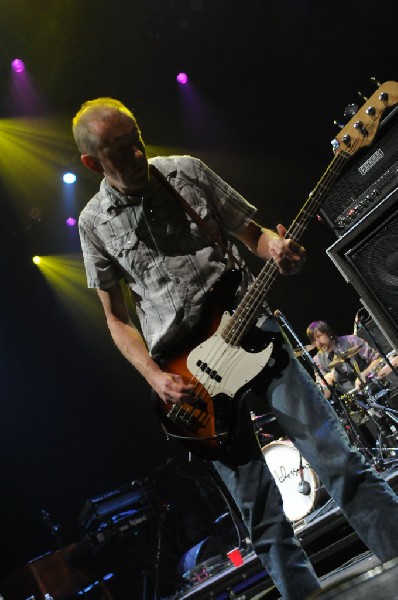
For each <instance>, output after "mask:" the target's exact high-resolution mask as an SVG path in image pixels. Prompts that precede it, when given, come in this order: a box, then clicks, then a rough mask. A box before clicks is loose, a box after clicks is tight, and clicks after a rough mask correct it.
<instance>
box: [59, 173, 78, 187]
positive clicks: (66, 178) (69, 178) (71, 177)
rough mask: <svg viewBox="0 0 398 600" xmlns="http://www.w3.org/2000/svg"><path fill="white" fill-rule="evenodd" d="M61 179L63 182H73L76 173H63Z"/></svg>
mask: <svg viewBox="0 0 398 600" xmlns="http://www.w3.org/2000/svg"><path fill="white" fill-rule="evenodd" d="M62 179H63V182H64V183H68V184H70V183H75V181H76V175H75V174H74V173H65V174H64V176H63V177H62Z"/></svg>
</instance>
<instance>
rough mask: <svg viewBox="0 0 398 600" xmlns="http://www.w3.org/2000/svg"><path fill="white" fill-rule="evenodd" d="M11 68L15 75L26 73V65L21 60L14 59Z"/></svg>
mask: <svg viewBox="0 0 398 600" xmlns="http://www.w3.org/2000/svg"><path fill="white" fill-rule="evenodd" d="M11 68H12V70H13V71H14V73H22V72H23V71H25V63H24V61H23V60H21V59H20V58H14V60H13V61H12V62H11Z"/></svg>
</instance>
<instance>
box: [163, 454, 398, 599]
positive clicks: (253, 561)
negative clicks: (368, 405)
mask: <svg viewBox="0 0 398 600" xmlns="http://www.w3.org/2000/svg"><path fill="white" fill-rule="evenodd" d="M380 475H381V476H382V477H383V478H384V479H385V480H386V481H387V482H388V483H389V484H390V485H391V487H392V488H393V489H394V491H398V489H397V488H398V465H396V464H393V465H392V466H391V467H390V468H389V469H385V471H384V472H381V473H380ZM294 530H295V533H296V535H297V536H298V538H299V539H300V542H301V544H302V545H303V547H304V548H305V550H306V552H307V554H308V555H309V557H310V560H311V562H312V564H313V566H314V568H315V570H316V572H317V574H318V576H319V578H320V581H321V584H322V589H325V590H328V589H329V588H330V587H332V588H334V587H335V586H339V585H340V584H342V583H343V582H345V581H347V580H348V581H350V580H351V579H352V578H356V577H357V576H360V575H362V574H364V573H368V572H369V571H372V570H373V569H375V568H378V567H380V561H379V560H378V559H377V558H376V557H375V556H374V555H373V554H372V553H371V552H369V551H368V550H367V548H366V546H365V545H364V543H363V542H362V541H361V540H360V539H359V538H358V536H357V535H356V533H355V532H354V531H353V529H352V528H351V527H350V525H349V524H348V522H347V521H346V519H345V518H344V516H343V515H342V513H341V511H340V509H339V507H337V506H336V505H335V503H334V502H333V500H331V499H329V500H327V501H326V502H325V503H324V504H323V506H321V507H319V508H317V509H316V510H314V511H313V512H311V513H310V514H308V515H307V516H306V517H305V518H303V519H301V520H300V521H298V522H296V523H294ZM243 559H244V561H243V564H242V565H241V566H239V567H233V566H231V565H230V564H229V563H228V564H227V563H221V564H220V563H219V564H217V563H214V561H208V564H206V562H205V563H202V564H201V565H198V566H197V572H196V573H195V574H193V577H192V578H191V579H190V583H189V584H188V585H187V586H186V587H185V589H182V590H179V591H177V592H176V593H175V594H174V595H173V596H170V597H168V598H167V599H162V600H188V599H189V600H209V599H210V600H229V599H230V598H234V600H249V599H252V600H260V599H266V600H278V599H279V598H280V595H279V593H278V591H277V590H276V589H275V586H274V585H273V583H272V581H271V579H270V577H269V576H268V573H267V572H266V570H265V569H264V568H263V567H262V565H261V563H260V561H259V560H258V558H257V557H256V555H255V554H254V553H253V552H250V551H249V552H248V553H247V554H246V555H244V556H243ZM380 568H381V567H380ZM347 585H349V584H348V583H347ZM333 597H334V596H333ZM336 597H337V596H336ZM373 600H375V599H373Z"/></svg>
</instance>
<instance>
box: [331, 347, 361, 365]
mask: <svg viewBox="0 0 398 600" xmlns="http://www.w3.org/2000/svg"><path fill="white" fill-rule="evenodd" d="M360 348H362V344H358V345H357V346H352V347H351V348H348V350H344V352H342V353H341V354H339V356H336V357H335V358H334V359H333V360H332V361H331V362H330V363H329V367H331V368H333V367H335V366H336V365H340V364H341V363H343V362H345V361H346V360H347V358H351V357H352V356H355V354H357V353H358V352H359V350H360Z"/></svg>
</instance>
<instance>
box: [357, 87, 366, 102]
mask: <svg viewBox="0 0 398 600" xmlns="http://www.w3.org/2000/svg"><path fill="white" fill-rule="evenodd" d="M357 94H358V96H359V97H360V98H362V99H363V100H365V102H366V100H367V99H368V98H367V96H364V94H362V92H360V91H359V90H358V91H357Z"/></svg>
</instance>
